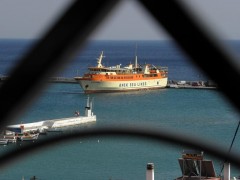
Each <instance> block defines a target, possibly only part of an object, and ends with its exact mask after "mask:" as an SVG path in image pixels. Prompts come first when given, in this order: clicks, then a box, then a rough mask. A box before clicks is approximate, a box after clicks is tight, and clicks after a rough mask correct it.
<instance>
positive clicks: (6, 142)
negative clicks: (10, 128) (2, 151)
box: [0, 138, 8, 145]
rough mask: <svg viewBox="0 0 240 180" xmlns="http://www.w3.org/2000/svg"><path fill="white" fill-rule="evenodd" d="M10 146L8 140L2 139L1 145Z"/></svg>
mask: <svg viewBox="0 0 240 180" xmlns="http://www.w3.org/2000/svg"><path fill="white" fill-rule="evenodd" d="M7 144H8V139H4V138H3V139H0V145H7Z"/></svg>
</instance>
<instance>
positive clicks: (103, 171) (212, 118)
mask: <svg viewBox="0 0 240 180" xmlns="http://www.w3.org/2000/svg"><path fill="white" fill-rule="evenodd" d="M92 97H94V112H95V114H97V122H96V124H92V125H91V126H100V125H110V124H116V123H120V124H132V125H134V124H137V125H143V126H144V125H154V127H159V128H164V127H166V128H172V129H175V130H176V131H179V132H185V133H188V134H190V135H191V134H193V135H195V136H200V137H202V138H207V139H208V140H211V139H212V140H213V141H215V142H218V143H221V144H224V145H226V147H229V146H230V143H231V140H232V137H233V134H234V131H235V128H236V125H237V123H238V114H237V113H236V112H235V111H234V108H232V107H231V105H230V104H228V103H227V102H226V101H224V100H223V98H222V97H221V95H220V94H219V92H218V91H216V90H190V89H162V90H153V91H139V92H129V93H113V94H107V93H106V94H105V93H103V94H94V95H92ZM86 98H87V95H85V94H84V93H83V92H82V90H81V89H80V88H79V85H78V84H54V85H52V86H51V87H50V88H49V89H47V90H45V91H44V93H43V94H42V96H41V97H40V98H39V99H38V100H37V102H36V103H35V104H34V105H33V107H32V108H30V110H29V111H28V112H27V113H26V114H24V116H22V117H21V118H19V122H20V121H23V122H32V121H36V120H42V119H51V118H58V117H69V116H71V115H73V113H74V111H75V110H76V109H79V110H80V111H81V110H83V108H84V106H85V102H86ZM239 145H240V143H239V138H238V137H237V138H236V142H235V144H234V150H239V147H240V146H239ZM0 148H1V149H2V151H5V150H7V149H8V148H14V145H10V146H1V147H0ZM183 149H184V147H182V146H180V147H178V148H176V147H175V146H172V145H167V144H164V143H162V144H156V142H151V141H150V142H148V141H145V140H141V139H139V138H131V137H129V138H121V137H119V138H114V137H94V138H88V139H79V140H76V141H73V142H63V143H62V144H60V145H58V146H57V147H53V148H51V149H46V150H45V151H42V152H41V153H37V154H32V155H30V156H29V157H27V158H24V159H22V161H21V162H18V163H17V164H14V165H12V166H11V167H9V168H8V169H7V170H5V171H2V172H1V173H0V179H9V180H10V179H20V178H21V177H22V176H24V177H25V179H29V178H30V177H31V176H33V175H36V176H37V177H38V178H39V179H100V180H106V179H136V180H137V179H145V168H146V164H147V163H148V162H153V163H154V164H155V179H174V178H176V177H178V176H180V175H181V171H180V168H179V166H178V161H177V158H179V157H180V156H181V152H182V150H183ZM207 157H208V156H207ZM214 163H215V168H216V172H217V173H219V171H220V168H221V166H220V163H221V161H219V160H215V161H214ZM233 173H235V174H236V175H238V172H237V171H236V170H233Z"/></svg>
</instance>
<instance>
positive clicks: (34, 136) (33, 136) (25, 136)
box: [20, 133, 39, 141]
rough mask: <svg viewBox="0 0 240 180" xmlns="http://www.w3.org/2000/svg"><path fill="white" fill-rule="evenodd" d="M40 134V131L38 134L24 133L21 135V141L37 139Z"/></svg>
mask: <svg viewBox="0 0 240 180" xmlns="http://www.w3.org/2000/svg"><path fill="white" fill-rule="evenodd" d="M38 136H39V133H36V134H30V133H24V134H23V135H22V136H21V137H20V140H21V141H34V140H37V139H38Z"/></svg>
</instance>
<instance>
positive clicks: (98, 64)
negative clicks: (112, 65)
mask: <svg viewBox="0 0 240 180" xmlns="http://www.w3.org/2000/svg"><path fill="white" fill-rule="evenodd" d="M103 57H104V56H103V51H102V52H101V54H100V56H99V58H97V60H98V61H97V67H98V68H101V67H103V65H102V59H103Z"/></svg>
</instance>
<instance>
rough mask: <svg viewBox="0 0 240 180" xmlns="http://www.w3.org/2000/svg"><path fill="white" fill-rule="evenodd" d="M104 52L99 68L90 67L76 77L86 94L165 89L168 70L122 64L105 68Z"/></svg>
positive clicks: (147, 65) (136, 64) (99, 60)
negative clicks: (123, 65) (80, 75)
mask: <svg viewBox="0 0 240 180" xmlns="http://www.w3.org/2000/svg"><path fill="white" fill-rule="evenodd" d="M103 57H104V55H103V51H102V52H101V54H100V56H99V58H97V66H95V67H89V68H88V72H87V73H85V74H84V75H83V76H82V77H79V76H78V77H74V79H75V80H76V81H77V82H78V83H79V84H80V86H81V87H82V89H83V90H84V92H85V93H98V92H124V91H136V90H148V89H159V88H165V87H166V86H167V81H168V68H167V67H158V66H154V65H150V64H145V65H139V64H138V63H137V56H136V57H135V64H131V63H130V64H129V65H128V66H125V67H121V64H119V65H116V66H112V67H105V66H103V65H102V60H103Z"/></svg>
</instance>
